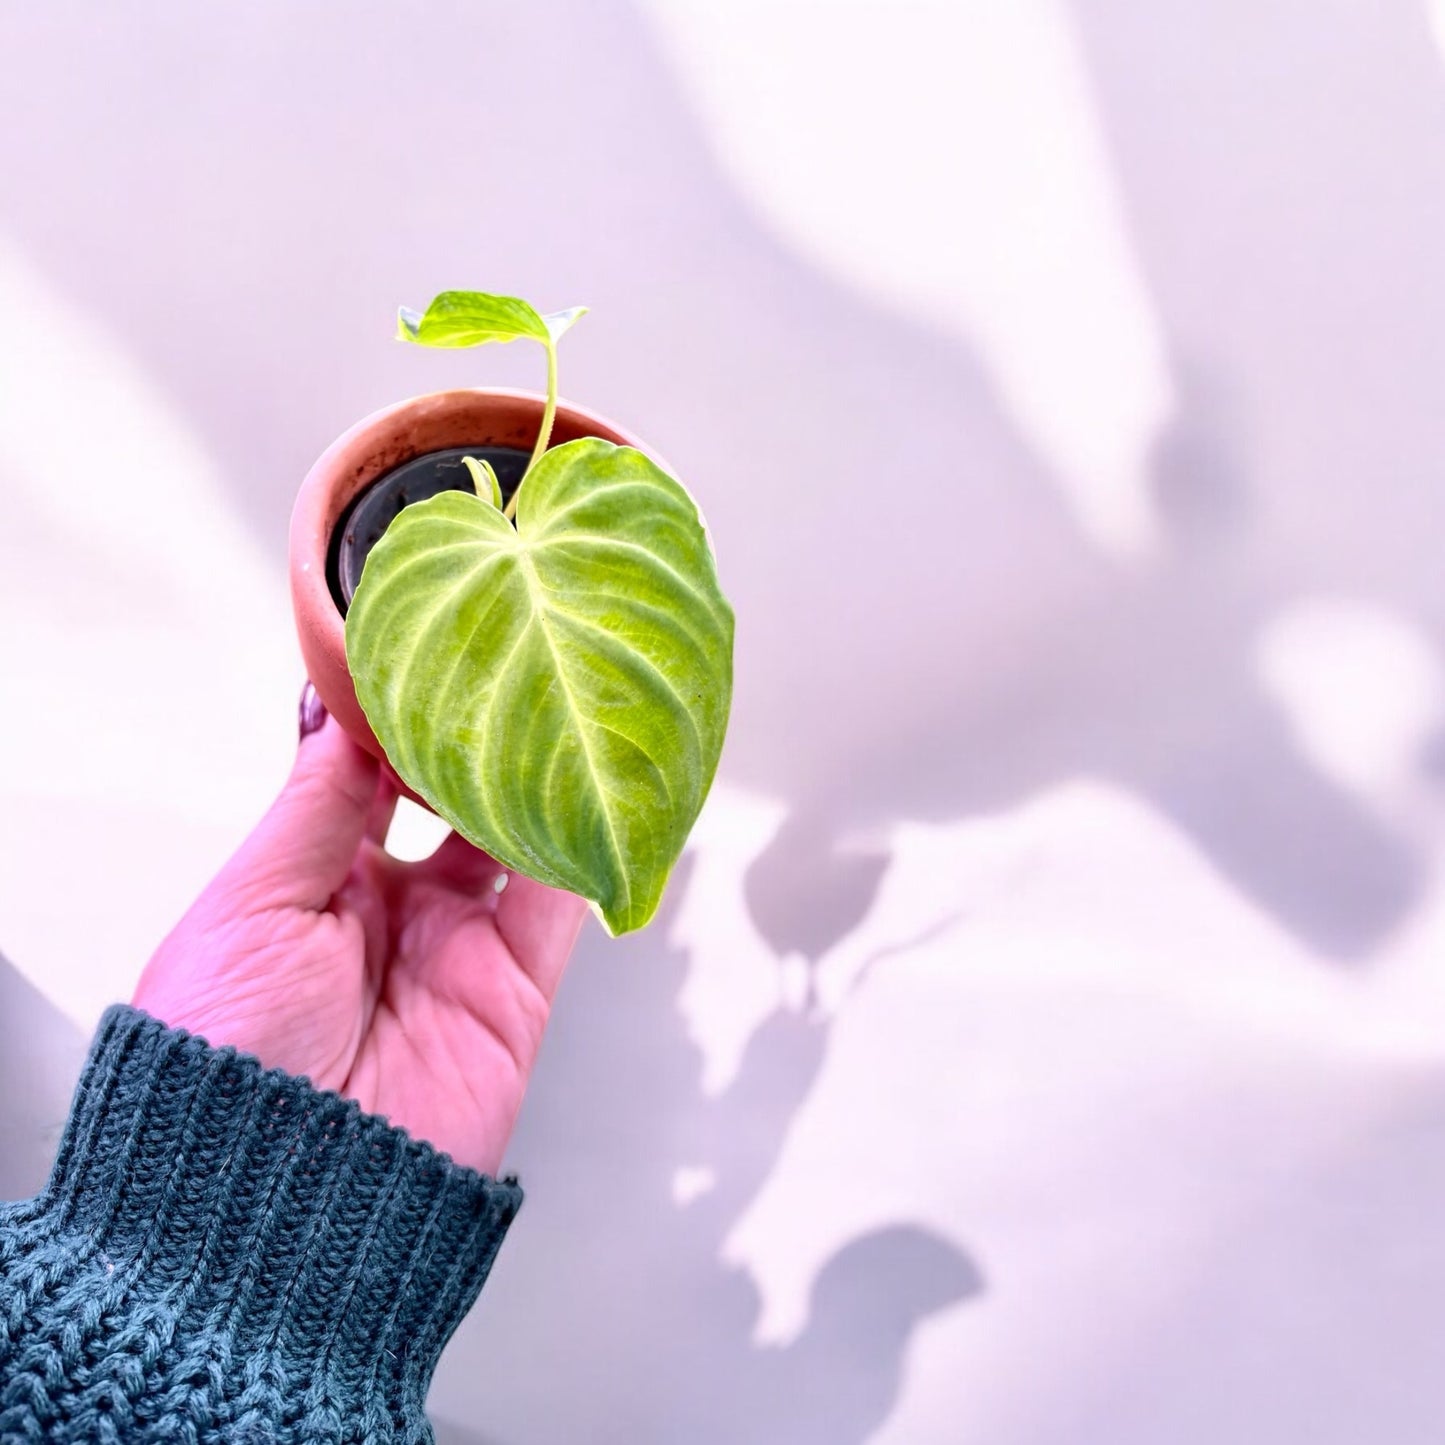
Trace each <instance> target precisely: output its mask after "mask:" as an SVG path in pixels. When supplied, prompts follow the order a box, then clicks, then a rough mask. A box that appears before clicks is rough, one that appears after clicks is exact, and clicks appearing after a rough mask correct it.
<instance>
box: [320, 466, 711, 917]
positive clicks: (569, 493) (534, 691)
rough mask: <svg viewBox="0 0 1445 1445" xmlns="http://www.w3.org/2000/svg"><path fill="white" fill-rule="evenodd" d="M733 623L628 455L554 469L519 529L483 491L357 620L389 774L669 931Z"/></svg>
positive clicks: (464, 497) (359, 678)
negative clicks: (669, 889)
mask: <svg viewBox="0 0 1445 1445" xmlns="http://www.w3.org/2000/svg"><path fill="white" fill-rule="evenodd" d="M732 643H733V616H732V611H731V609H730V608H729V606H728V604H727V602H726V600H725V599H724V597H723V595H722V592H721V590H720V589H719V586H718V581H717V573H716V569H715V566H714V563H713V558H712V553H711V551H710V549H709V547H708V543H707V539H706V536H705V533H704V531H703V527H702V522H701V519H700V517H699V516H698V512H697V507H696V505H695V504H694V503H693V501H692V499H691V498H690V497H689V496H688V494H687V493H686V491H684V490H683V488H682V487H681V486H680V485H679V484H678V483H677V482H676V481H674V480H673V479H672V478H671V477H669V476H668V475H667V474H666V473H665V472H663V471H662V470H661V469H660V468H659V467H657V466H656V465H655V464H654V463H653V462H651V461H650V460H649V459H648V458H647V457H645V456H643V454H642V453H641V452H638V451H636V450H634V449H633V448H631V447H617V446H613V445H612V444H611V443H609V442H604V441H600V440H597V439H593V438H588V439H584V440H581V441H575V442H569V443H567V444H566V445H565V446H560V447H555V448H553V449H552V450H551V451H549V452H547V453H546V454H545V455H544V456H543V457H542V459H541V460H540V461H539V462H538V463H537V465H536V466H534V467H533V468H532V470H531V472H529V473H528V475H527V477H526V480H525V481H524V482H523V484H522V487H521V491H520V493H519V497H518V505H517V517H516V527H515V529H514V528H513V527H512V525H511V523H509V522H508V521H507V519H506V518H505V517H504V516H503V515H502V514H501V513H500V512H499V511H497V509H496V507H495V506H493V505H491V504H490V503H489V502H487V501H484V500H482V499H481V498H479V497H476V496H473V495H469V494H468V493H465V492H455V491H452V492H443V493H441V494H440V495H439V496H436V497H433V498H431V499H430V500H428V501H425V502H420V503H417V504H416V505H415V506H411V507H408V508H406V510H405V511H403V512H402V513H401V515H400V516H399V517H398V518H397V519H396V521H395V522H393V523H392V524H391V526H390V527H389V528H388V529H387V531H386V533H385V535H384V536H383V537H382V539H381V541H380V542H379V543H378V544H377V546H376V547H375V549H374V550H373V551H372V553H371V555H370V557H369V558H368V559H367V563H366V568H365V570H364V572H363V573H362V577H361V582H360V585H359V586H358V588H357V592H356V596H355V598H354V599H353V601H352V604H351V609H350V611H349V612H348V614H347V619H346V650H347V658H348V660H349V663H350V667H351V671H352V675H353V677H354V679H355V682H356V692H357V696H358V698H359V699H360V701H361V705H362V707H363V708H364V709H365V711H366V715H367V718H368V719H369V720H370V722H371V725H372V727H373V728H374V729H375V731H376V735H377V737H378V738H379V739H380V741H381V744H382V746H383V747H384V748H385V749H386V753H387V756H388V757H389V758H390V759H391V762H392V766H393V767H395V769H396V771H397V772H398V773H399V774H400V775H401V776H402V777H403V778H404V779H405V780H406V781H407V783H408V784H410V786H411V787H412V788H414V789H415V790H416V791H417V792H418V793H419V794H420V795H421V796H422V797H424V798H425V799H426V800H427V802H428V803H430V804H431V806H432V807H433V808H434V809H435V810H436V811H437V813H438V814H439V815H440V816H442V817H443V818H445V819H446V820H447V821H448V822H449V823H450V824H451V825H452V826H453V827H454V828H455V829H456V830H457V831H458V832H459V833H462V834H463V835H465V836H466V837H468V838H470V839H471V841H472V842H474V843H475V844H477V846H478V847H481V848H484V849H485V850H486V851H487V852H489V853H491V854H492V855H493V856H494V857H495V858H497V859H498V860H499V861H500V862H502V863H505V864H506V865H507V866H508V867H511V868H515V869H517V870H518V871H520V872H522V873H526V874H528V875H530V876H531V877H534V878H538V879H540V880H542V881H543V882H545V883H550V884H552V885H554V886H556V887H559V888H566V889H568V890H570V891H571V892H574V893H578V894H580V895H582V896H583V897H585V898H588V899H591V900H592V901H593V902H594V904H595V905H596V907H597V910H598V912H599V913H600V914H601V916H602V918H603V920H604V922H605V923H606V924H607V927H608V928H609V929H610V930H611V931H612V932H613V933H624V932H627V931H628V930H630V929H634V928H640V927H641V926H642V925H643V924H644V923H646V922H647V921H648V919H649V918H651V917H652V915H653V913H654V911H655V910H656V908H657V905H658V902H659V900H660V898H661V895H662V890H663V886H664V884H665V883H666V881H667V876H668V874H669V872H670V871H671V869H672V867H673V865H674V864H675V863H676V861H677V858H678V856H679V854H680V853H681V851H682V848H683V844H684V843H685V842H686V840H687V835H688V832H689V830H690V829H691V827H692V825H693V822H694V821H695V820H696V818H697V814H698V811H699V809H700V808H701V807H702V803H703V799H704V798H705V797H706V796H707V791H708V788H709V787H710V786H711V783H712V778H713V774H714V772H715V771H716V768H717V763H718V757H719V754H720V753H721V751H722V742H723V735H724V732H725V731H726V728H727V718H728V709H729V706H730V704H731V699H732Z"/></svg>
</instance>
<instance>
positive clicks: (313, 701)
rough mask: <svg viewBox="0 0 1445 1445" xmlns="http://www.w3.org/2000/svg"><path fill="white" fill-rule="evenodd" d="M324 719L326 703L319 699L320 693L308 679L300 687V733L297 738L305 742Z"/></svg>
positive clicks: (317, 729)
mask: <svg viewBox="0 0 1445 1445" xmlns="http://www.w3.org/2000/svg"><path fill="white" fill-rule="evenodd" d="M325 721H326V704H325V703H324V702H322V701H321V696H320V694H319V693H318V692H317V691H316V689H315V688H314V687H313V686H312V685H311V683H310V682H309V681H308V682H307V684H306V686H305V687H303V688H302V689H301V708H300V716H299V724H300V733H301V736H300V738H299V739H298V741H300V742H305V740H306V739H307V738H309V737H310V736H311V734H312V733H314V732H317V731H319V729H320V727H321V724H322V723H324V722H325Z"/></svg>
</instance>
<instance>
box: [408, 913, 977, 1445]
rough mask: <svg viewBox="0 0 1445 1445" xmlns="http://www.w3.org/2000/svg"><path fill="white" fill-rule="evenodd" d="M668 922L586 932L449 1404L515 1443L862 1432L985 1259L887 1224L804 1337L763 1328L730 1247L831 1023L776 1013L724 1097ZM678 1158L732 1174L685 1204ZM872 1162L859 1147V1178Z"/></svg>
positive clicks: (460, 1345) (873, 1424)
mask: <svg viewBox="0 0 1445 1445" xmlns="http://www.w3.org/2000/svg"><path fill="white" fill-rule="evenodd" d="M673 896H674V897H676V896H677V894H674V895H673ZM668 911H669V912H670V910H668ZM668 924H669V918H668V917H667V916H664V917H662V918H660V919H659V921H658V923H657V924H656V925H655V926H654V927H652V928H650V929H649V930H648V931H647V932H645V933H644V934H642V935H640V936H638V937H637V938H636V940H635V944H636V947H634V948H630V949H626V950H624V949H619V948H617V947H616V946H615V945H614V944H612V943H610V942H609V941H608V940H605V939H603V938H602V937H601V936H600V935H599V934H598V933H596V932H594V931H590V930H589V932H588V933H587V934H586V936H585V937H584V940H583V942H582V944H581V946H580V947H579V951H578V956H577V958H576V960H575V961H574V963H573V965H572V968H571V970H570V971H569V973H568V976H567V982H566V987H565V989H564V991H563V992H564V994H565V996H566V1002H565V1006H564V1007H563V1008H561V1009H559V1010H558V1012H557V1014H556V1015H555V1016H554V1021H553V1025H552V1027H551V1028H550V1029H549V1031H548V1034H547V1038H546V1042H545V1044H544V1046H543V1049H544V1058H543V1060H542V1062H541V1065H540V1066H539V1068H538V1070H537V1075H536V1078H535V1081H534V1083H533V1085H532V1088H531V1090H530V1092H529V1094H528V1096H527V1103H526V1106H525V1108H524V1110H523V1117H522V1120H521V1123H520V1126H519V1129H518V1133H517V1136H516V1139H515V1141H514V1145H513V1148H512V1150H511V1158H512V1161H513V1163H514V1166H515V1167H518V1168H520V1169H521V1171H522V1174H523V1180H524V1183H525V1184H526V1187H527V1190H528V1195H527V1201H526V1203H525V1205H524V1206H523V1209H522V1212H521V1214H520V1216H519V1217H518V1220H517V1223H516V1224H515V1225H514V1226H513V1229H512V1233H511V1236H510V1237H509V1239H508V1242H507V1247H506V1249H504V1250H503V1252H502V1254H501V1256H500V1257H499V1259H498V1262H497V1265H496V1267H495V1269H494V1272H493V1275H492V1278H491V1280H490V1281H489V1283H488V1285H487V1289H486V1293H485V1295H484V1297H483V1299H482V1303H481V1307H480V1308H479V1309H478V1310H477V1311H476V1312H475V1313H474V1314H473V1316H472V1317H471V1319H470V1320H469V1321H468V1322H467V1323H466V1324H465V1325H464V1326H463V1329H462V1332H461V1334H460V1336H459V1338H458V1342H457V1347H456V1348H454V1349H453V1350H451V1351H449V1352H448V1354H447V1356H446V1357H445V1358H444V1360H443V1363H442V1368H441V1371H440V1373H439V1375H438V1378H437V1383H436V1387H435V1389H434V1391H433V1395H432V1399H433V1402H434V1405H435V1408H436V1410H437V1412H438V1413H439V1414H441V1415H443V1416H444V1417H447V1418H450V1419H468V1420H478V1421H483V1422H485V1424H486V1427H487V1428H488V1429H489V1430H493V1431H495V1433H496V1435H497V1437H498V1439H499V1440H505V1441H518V1442H521V1441H530V1440H568V1439H583V1438H585V1439H589V1440H597V1441H609V1442H610V1441H618V1442H621V1441H630V1440H673V1439H676V1440H689V1441H698V1442H707V1445H753V1442H756V1441H760V1440H768V1441H772V1440H778V1441H784V1440H786V1441H789V1442H796V1445H862V1442H863V1441H865V1440H866V1439H868V1438H869V1436H870V1435H871V1434H872V1433H873V1432H874V1431H875V1430H876V1429H877V1428H878V1426H879V1425H880V1424H882V1422H883V1421H884V1420H885V1419H886V1418H887V1416H888V1414H889V1411H890V1410H891V1408H892V1406H893V1403H894V1401H895V1400H896V1398H897V1395H898V1391H899V1388H900V1382H901V1377H902V1367H903V1361H904V1356H905V1349H906V1346H907V1344H908V1341H909V1338H910V1335H911V1333H912V1331H913V1330H914V1328H915V1327H916V1326H918V1325H920V1324H922V1323H923V1322H924V1321H926V1320H927V1319H929V1318H930V1317H932V1316H934V1315H936V1314H937V1313H939V1312H940V1311H943V1310H946V1309H950V1308H952V1307H955V1306H957V1305H960V1304H962V1303H963V1302H964V1301H966V1300H969V1299H971V1298H973V1297H975V1296H976V1295H978V1294H979V1293H980V1291H981V1290H982V1289H983V1280H982V1276H981V1273H980V1271H979V1269H978V1267H977V1266H976V1265H975V1264H974V1263H973V1261H971V1260H970V1259H969V1258H967V1257H966V1256H965V1255H963V1254H962V1253H960V1252H959V1251H958V1250H957V1249H956V1248H955V1247H954V1246H953V1245H952V1244H951V1243H949V1242H947V1241H946V1240H944V1239H942V1238H940V1237H939V1236H937V1235H935V1234H933V1233H932V1232H930V1231H928V1230H925V1229H921V1228H916V1227H913V1226H909V1225H900V1226H895V1227H891V1228H887V1229H882V1230H879V1231H877V1232H875V1233H872V1234H869V1235H866V1236H864V1237H862V1238H860V1239H855V1240H852V1241H850V1242H849V1243H848V1244H847V1245H846V1246H844V1247H843V1248H842V1249H840V1250H839V1251H838V1252H837V1253H836V1254H835V1255H834V1256H833V1258H832V1259H831V1260H830V1261H829V1262H828V1264H827V1265H826V1266H825V1267H824V1269H823V1270H822V1271H821V1272H820V1275H819V1278H818V1279H817V1281H816V1282H815V1285H814V1290H813V1295H812V1299H811V1302H810V1310H809V1317H808V1323H807V1325H806V1327H805V1329H804V1330H803V1332H802V1334H801V1335H800V1336H799V1337H798V1339H797V1340H796V1341H794V1342H793V1343H792V1344H790V1345H788V1346H787V1347H784V1348H769V1347H763V1348H758V1347H756V1346H755V1345H754V1344H753V1343H752V1332H753V1328H754V1325H755V1323H756V1320H757V1317H758V1310H759V1305H760V1300H759V1297H758V1294H757V1291H756V1289H755V1287H754V1286H753V1284H752V1282H751V1280H750V1279H749V1277H748V1276H747V1275H746V1274H745V1273H743V1272H741V1271H737V1270H732V1269H730V1268H728V1267H727V1266H726V1265H725V1264H723V1263H721V1260H720V1256H721V1253H722V1246H723V1242H724V1240H725V1238H726V1236H727V1234H728V1231H729V1230H730V1229H731V1227H732V1225H733V1224H734V1223H735V1222H736V1220H737V1218H738V1216H739V1215H740V1213H741V1212H742V1210H743V1209H744V1208H745V1207H746V1206H747V1204H748V1203H749V1202H750V1201H751V1200H752V1198H753V1197H754V1195H755V1194H756V1192H757V1190H758V1189H759V1187H760V1186H761V1185H762V1183H763V1181H764V1180H765V1179H766V1178H767V1176H768V1175H769V1174H770V1173H771V1171H772V1169H773V1166H774V1163H775V1161H776V1159H777V1155H778V1152H779V1150H780V1148H781V1146H782V1143H783V1139H784V1136H785V1134H786V1132H787V1129H788V1126H789V1123H790V1122H791V1119H792V1117H793V1115H794V1112H795V1110H796V1109H797V1108H798V1106H799V1105H800V1104H801V1103H802V1101H803V1099H804V1098H805V1097H806V1096H807V1094H808V1092H809V1090H810V1089H811V1088H812V1086H813V1083H814V1080H815V1078H816V1076H817V1071H818V1069H819V1068H820V1067H821V1065H822V1062H823V1057H824V1053H825V1050H826V1047H827V1034H826V1028H827V1026H826V1025H825V1024H818V1023H814V1022H812V1021H811V1020H809V1019H807V1018H804V1017H801V1016H798V1015H793V1014H787V1013H781V1012H780V1013H778V1014H775V1015H774V1016H773V1017H772V1018H771V1019H770V1020H769V1021H768V1022H767V1023H765V1024H764V1025H763V1027H762V1028H761V1029H760V1030H759V1031H758V1033H757V1034H756V1035H755V1036H754V1037H753V1039H752V1041H751V1044H750V1046H749V1049H748V1051H747V1054H746V1056H745V1058H744V1060H743V1063H742V1068H741V1070H740V1072H739V1075H738V1078H737V1081H736V1082H735V1083H734V1085H733V1086H732V1087H731V1088H730V1089H729V1090H728V1092H727V1093H725V1094H724V1095H723V1096H722V1097H720V1098H718V1099H714V1100H709V1099H705V1098H703V1097H702V1096H701V1095H700V1093H699V1091H698V1085H697V1079H698V1073H699V1060H698V1057H697V1055H696V1052H695V1050H694V1049H693V1047H692V1045H691V1044H689V1043H688V1042H687V1041H686V1039H684V1038H683V1037H682V1035H681V1031H680V1029H679V1027H678V1015H677V1010H676V1006H675V998H676V994H677V990H678V988H679V987H680V986H681V983H682V980H683V977H684V975H685V973H686V964H687V960H686V957H685V956H684V954H682V953H681V952H680V951H678V950H675V949H671V948H669V947H667V944H666V941H665V940H666V933H667V928H668ZM679 1164H681V1165H683V1166H684V1167H687V1168H689V1169H695V1170H706V1171H708V1174H709V1176H710V1177H711V1178H712V1179H713V1180H714V1181H715V1182H714V1183H712V1185H711V1187H710V1188H707V1189H706V1190H705V1191H704V1192H702V1193H701V1194H700V1195H699V1196H698V1197H696V1198H694V1199H693V1200H692V1201H691V1202H690V1203H686V1204H682V1205H681V1206H679V1205H678V1204H677V1203H676V1202H674V1196H673V1188H674V1183H675V1170H676V1168H677V1166H678V1165H679ZM871 1169H872V1166H871V1164H870V1163H869V1162H868V1161H865V1160H862V1159H860V1160H859V1162H858V1173H857V1179H856V1184H857V1187H859V1188H867V1187H868V1177H869V1174H870V1172H871Z"/></svg>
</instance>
